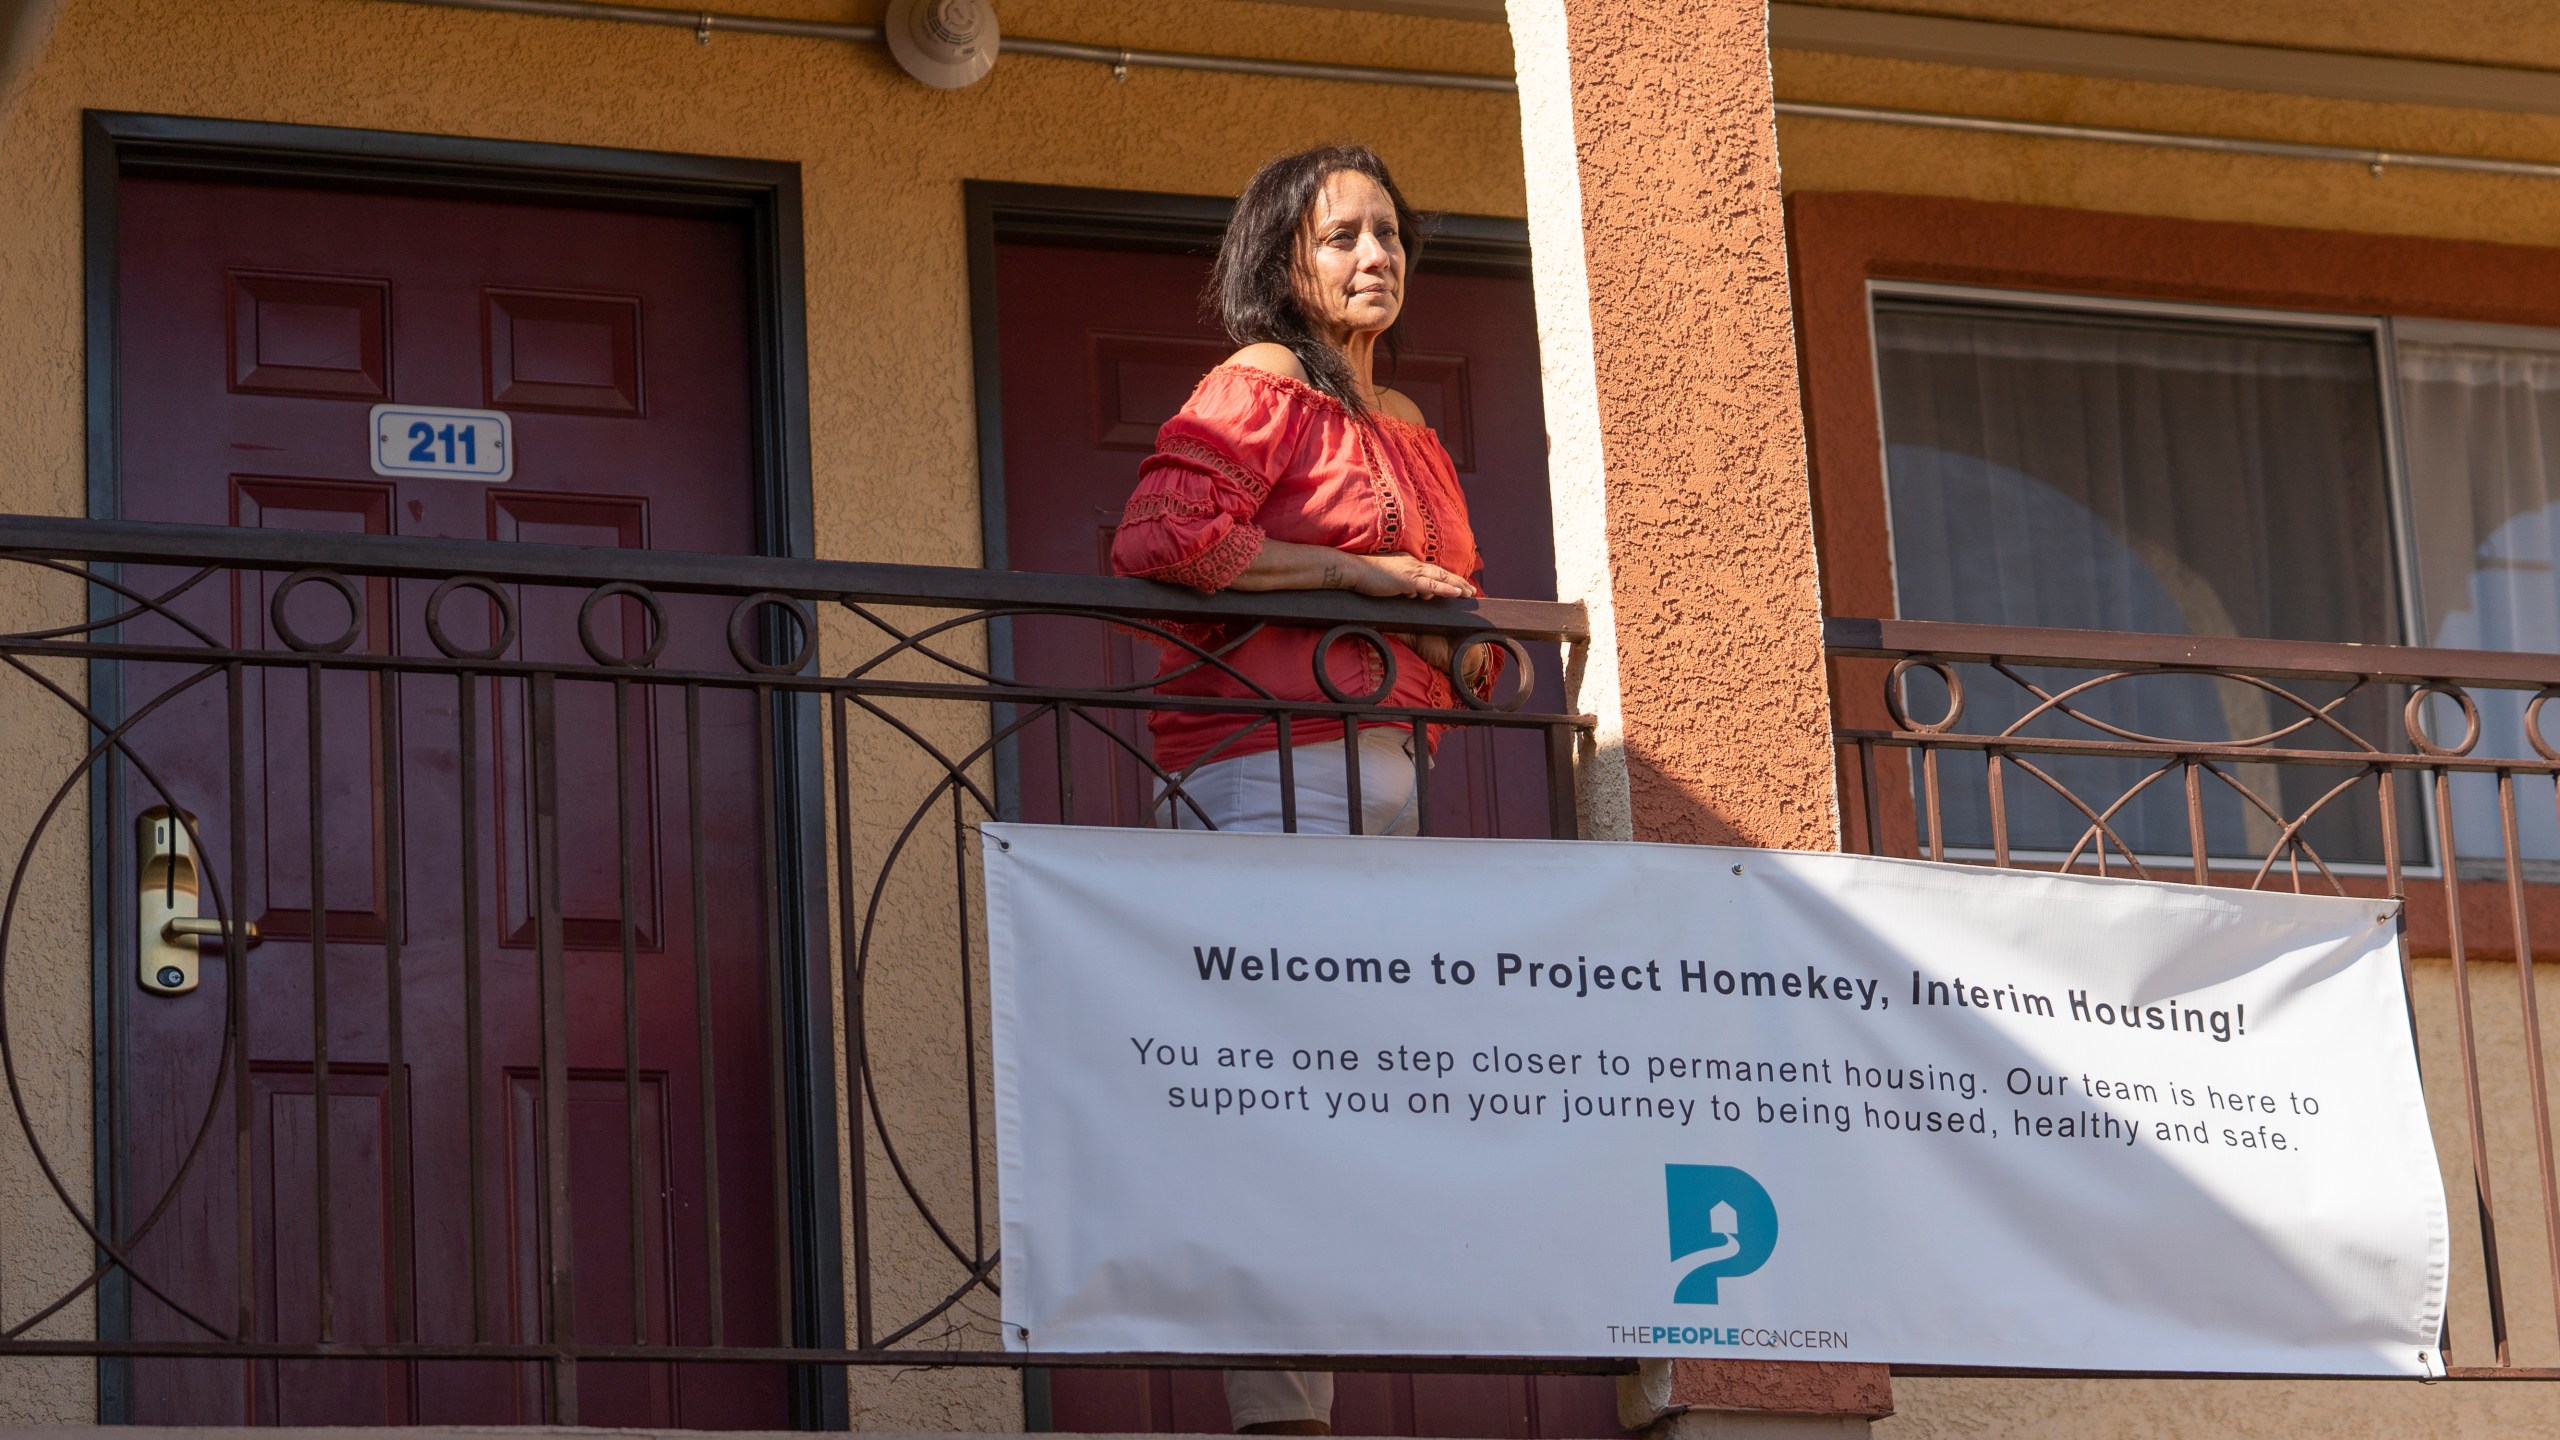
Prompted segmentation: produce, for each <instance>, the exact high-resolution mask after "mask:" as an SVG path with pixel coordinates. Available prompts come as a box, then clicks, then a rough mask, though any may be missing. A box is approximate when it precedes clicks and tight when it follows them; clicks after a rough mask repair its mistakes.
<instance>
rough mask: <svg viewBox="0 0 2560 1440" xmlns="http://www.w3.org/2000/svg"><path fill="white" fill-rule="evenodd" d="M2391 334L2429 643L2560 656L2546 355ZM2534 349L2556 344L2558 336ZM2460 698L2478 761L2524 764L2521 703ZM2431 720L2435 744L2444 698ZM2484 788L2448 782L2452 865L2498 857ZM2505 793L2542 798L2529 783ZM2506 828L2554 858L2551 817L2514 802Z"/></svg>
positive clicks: (2559, 481) (2559, 484) (2554, 363)
mask: <svg viewBox="0 0 2560 1440" xmlns="http://www.w3.org/2000/svg"><path fill="white" fill-rule="evenodd" d="M2400 333H2401V338H2400V339H2399V340H2398V342H2397V344H2396V345H2395V346H2394V349H2395V351H2396V352H2397V356H2398V360H2399V369H2400V407H2401V415H2402V424H2401V433H2402V441H2403V444H2404V446H2405V448H2406V450H2407V455H2408V467H2409V493H2410V502H2411V509H2412V511H2413V513H2414V517H2415V522H2416V525H2415V529H2416V539H2417V549H2418V578H2419V582H2420V584H2419V591H2420V600H2421V603H2422V605H2423V608H2424V610H2425V614H2426V625H2427V639H2428V641H2429V643H2431V644H2436V645H2450V646H2457V647H2460V648H2463V649H2477V650H2531V651H2538V652H2541V653H2544V654H2550V653H2555V652H2560V577H2555V575H2554V571H2553V561H2554V557H2555V556H2560V545H2555V544H2554V539H2555V536H2560V348H2540V347H2536V346H2532V345H2531V344H2529V343H2527V344H2487V343H2473V342H2466V341H2461V340H2446V341H2438V340H2429V339H2427V338H2424V337H2425V336H2426V335H2427V333H2428V332H2427V330H2426V329H2423V328H2421V327H2420V326H2418V325H2417V324H2414V323H2409V322H2404V323H2403V325H2402V326H2401V332H2400ZM2439 333H2442V332H2439ZM2518 338H2520V339H2528V340H2529V338H2530V337H2518ZM2545 343H2546V344H2550V345H2555V346H2560V337H2552V338H2551V340H2549V341H2546V342H2545ZM2473 698H2474V699H2475V700H2476V701H2477V702H2478V704H2479V707H2480V724H2481V734H2480V750H2479V753H2481V754H2484V755H2498V756H2515V757H2522V758H2531V757H2532V756H2533V749H2532V747H2531V746H2530V745H2529V744H2528V743H2527V742H2526V740H2525V735H2524V707H2525V698H2526V697H2525V696H2524V695H2522V694H2521V693H2519V692H2516V691H2498V690H2484V691H2478V692H2475V694H2474V697H2473ZM2433 720H2434V724H2435V729H2436V735H2437V737H2438V738H2439V739H2442V740H2447V741H2450V740H2452V739H2453V738H2454V737H2456V736H2458V735H2459V734H2460V733H2461V722H2460V717H2459V715H2458V714H2457V713H2456V712H2455V710H2454V708H2453V707H2452V706H2451V705H2450V704H2449V703H2443V704H2440V709H2439V712H2438V713H2437V714H2436V715H2435V716H2434V717H2433ZM2553 722H2560V715H2553V716H2551V717H2549V720H2548V721H2547V722H2546V724H2545V727H2544V728H2545V729H2546V731H2554V732H2560V724H2555V723H2553ZM2551 738H2552V739H2554V740H2560V733H2553V734H2552V736H2551ZM2495 785H2496V781H2495V780H2494V779H2493V778H2491V777H2489V776H2485V775H2474V776H2464V777H2461V778H2459V779H2457V780H2456V781H2455V787H2456V793H2455V796H2454V805H2453V813H2454V853H2455V854H2456V855H2457V856H2460V857H2464V858H2466V859H2468V858H2474V857H2477V858H2482V859H2490V860H2494V859H2495V858H2496V857H2498V856H2499V855H2500V854H2501V853H2502V848H2503V847H2502V843H2501V840H2500V837H2499V826H2498V799H2497V794H2496V790H2495ZM2518 794H2519V798H2520V799H2523V798H2525V797H2528V796H2529V797H2531V798H2532V799H2533V800H2534V801H2537V802H2538V801H2539V800H2540V799H2541V798H2542V797H2541V795H2540V793H2539V791H2538V787H2523V788H2520V789H2519V792H2518ZM2516 820H2517V829H2518V832H2519V836H2520V840H2521V843H2522V845H2523V848H2524V853H2525V856H2526V858H2527V859H2528V860H2531V861H2535V862H2541V865H2542V866H2547V865H2549V864H2550V863H2551V862H2554V861H2560V817H2555V815H2554V813H2553V810H2552V807H2551V806H2549V805H2547V804H2541V803H2521V804H2519V805H2518V807H2517V814H2516ZM2537 868H2540V867H2539V866H2538V867H2537ZM2537 878H2547V877H2542V876H2538V877H2537Z"/></svg>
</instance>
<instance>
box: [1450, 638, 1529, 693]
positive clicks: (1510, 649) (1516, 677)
mask: <svg viewBox="0 0 2560 1440" xmlns="http://www.w3.org/2000/svg"><path fill="white" fill-rule="evenodd" d="M1480 645H1499V646H1501V647H1502V648H1503V651H1504V652H1505V653H1506V654H1508V655H1510V657H1511V675H1512V685H1511V698H1510V699H1508V700H1497V699H1495V698H1494V697H1492V696H1490V695H1479V694H1477V693H1476V687H1474V686H1473V685H1470V684H1468V683H1467V656H1468V655H1469V654H1470V653H1472V652H1473V651H1474V650H1475V649H1476V647H1477V646H1480ZM1537 679H1538V673H1537V671H1536V670H1534V669H1532V668H1531V667H1530V665H1529V650H1528V647H1527V646H1525V645H1522V644H1521V643H1520V642H1519V641H1517V640H1514V639H1512V638H1511V637H1510V636H1508V635H1504V634H1501V633H1499V632H1497V633H1495V634H1491V635H1469V636H1467V637H1465V638H1464V639H1461V640H1460V641H1459V642H1458V643H1457V644H1455V645H1453V646H1451V647H1449V685H1450V688H1451V689H1454V690H1456V691H1457V692H1458V699H1459V701H1460V702H1461V703H1463V704H1464V705H1465V706H1466V707H1467V708H1468V709H1470V710H1517V709H1519V708H1520V707H1521V706H1523V705H1526V704H1528V703H1529V689H1530V687H1531V686H1532V685H1535V684H1536V683H1537Z"/></svg>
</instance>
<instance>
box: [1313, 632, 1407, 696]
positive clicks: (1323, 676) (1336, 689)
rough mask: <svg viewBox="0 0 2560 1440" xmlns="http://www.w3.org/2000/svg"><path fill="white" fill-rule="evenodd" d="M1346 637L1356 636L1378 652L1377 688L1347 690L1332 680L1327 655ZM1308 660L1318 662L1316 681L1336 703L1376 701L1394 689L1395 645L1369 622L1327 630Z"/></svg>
mask: <svg viewBox="0 0 2560 1440" xmlns="http://www.w3.org/2000/svg"><path fill="white" fill-rule="evenodd" d="M1346 639H1347V640H1357V641H1359V642H1360V643H1361V644H1363V645H1366V646H1368V647H1369V648H1370V649H1371V650H1374V651H1376V652H1377V655H1378V669H1379V671H1380V672H1381V673H1380V675H1379V677H1378V688H1377V689H1375V690H1372V691H1370V692H1369V693H1368V694H1366V695H1346V694H1344V693H1343V690H1342V687H1341V686H1339V685H1336V684H1334V683H1333V675H1332V673H1331V672H1330V671H1328V670H1327V669H1326V668H1325V663H1324V662H1325V658H1326V657H1327V656H1329V655H1331V654H1332V653H1333V647H1334V645H1335V643H1336V642H1338V641H1342V640H1346ZM1309 663H1311V664H1313V665H1314V666H1315V671H1316V684H1317V685H1318V686H1320V687H1322V689H1323V690H1324V693H1325V694H1326V695H1327V696H1328V697H1330V698H1331V699H1332V700H1333V702H1334V703H1335V704H1337V705H1375V704H1377V703H1379V702H1380V701H1383V700H1385V699H1386V698H1387V697H1388V696H1389V695H1392V694H1394V693H1395V689H1396V649H1395V647H1394V646H1393V645H1390V644H1388V643H1387V637H1386V636H1384V635H1381V634H1379V633H1378V632H1377V631H1375V630H1372V629H1370V628H1369V627H1368V626H1366V625H1336V626H1334V627H1333V628H1332V629H1330V630H1327V631H1326V632H1324V638H1323V639H1321V640H1318V641H1317V642H1316V653H1315V658H1314V659H1313V660H1312V661H1311V662H1309Z"/></svg>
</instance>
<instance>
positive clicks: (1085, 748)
mask: <svg viewBox="0 0 2560 1440" xmlns="http://www.w3.org/2000/svg"><path fill="white" fill-rule="evenodd" d="M995 248H996V267H995V273H996V316H997V326H998V330H999V338H998V346H999V358H1000V363H1001V365H1002V375H1003V387H1004V508H1005V532H1004V533H1005V543H1006V546H1007V555H1006V564H1007V566H1008V567H1009V568H1011V569H1015V570H1045V571H1053V572H1064V573H1068V574H1079V575H1107V574H1109V573H1110V565H1109V563H1108V556H1109V553H1110V548H1111V532H1112V530H1113V528H1114V527H1115V526H1117V525H1118V524H1119V521H1120V508H1121V506H1122V505H1123V504H1125V503H1126V502H1127V501H1128V498H1129V491H1130V488H1131V487H1132V486H1134V485H1135V484H1136V483H1137V473H1138V462H1139V461H1141V460H1143V459H1145V458H1146V456H1147V454H1148V452H1149V451H1151V450H1153V449H1154V448H1155V437H1156V427H1157V426H1159V425H1161V424H1163V423H1164V422H1165V421H1166V420H1167V419H1169V418H1171V416H1172V415H1173V413H1174V412H1175V411H1176V410H1179V409H1180V408H1182V402H1183V400H1184V399H1185V398H1186V397H1188V396H1189V395H1190V393H1191V387H1192V386H1193V385H1194V384H1196V383H1198V382H1199V379H1200V377H1201V376H1202V375H1204V374H1206V373H1208V371H1209V369H1210V367H1212V366H1214V365H1216V364H1217V363H1218V362H1219V361H1221V360H1223V359H1225V358H1226V357H1227V356H1228V355H1229V354H1232V353H1233V352H1234V350H1235V348H1236V347H1235V344H1234V342H1232V341H1230V340H1228V339H1227V338H1226V337H1225V335H1224V334H1223V333H1221V332H1220V331H1219V330H1218V329H1216V328H1215V327H1214V326H1212V325H1210V324H1208V323H1206V322H1205V321H1203V320H1202V319H1201V318H1200V305H1199V296H1200V288H1201V285H1202V284H1203V283H1204V282H1205V281H1206V279H1207V278H1208V262H1207V260H1205V259H1202V258H1198V257H1194V256H1187V255H1173V254H1154V253H1145V252H1138V251H1125V250H1098V249H1082V248H1069V247H1064V246H1050V245H1018V244H1007V245H998V246H997V247H995ZM1409 296H1410V298H1409V300H1408V302H1407V304H1406V306H1405V324H1404V332H1405V333H1404V337H1403V345H1402V355H1401V357H1400V358H1399V360H1398V361H1397V362H1396V363H1395V365H1394V367H1393V369H1392V371H1391V372H1388V373H1386V374H1384V375H1383V377H1382V378H1383V379H1384V380H1385V383H1387V384H1388V385H1390V386H1391V387H1392V388H1394V389H1397V390H1400V391H1402V392H1403V393H1404V394H1406V395H1407V396H1410V397H1411V398H1412V400H1413V402H1414V404H1416V405H1417V406H1419V407H1421V410H1422V414H1423V418H1424V419H1426V420H1428V421H1430V422H1431V427H1432V428H1433V429H1434V430H1437V431H1438V432H1439V433H1440V438H1441V443H1443V444H1444V445H1446V446H1447V447H1448V448H1449V454H1450V457H1451V458H1452V459H1453V460H1455V461H1456V462H1457V466H1458V479H1459V482H1460V484H1461V485H1463V486H1464V487H1465V490H1466V494H1467V511H1468V515H1469V517H1470V518H1471V519H1472V520H1473V521H1474V523H1475V532H1476V541H1477V546H1478V548H1479V549H1480V550H1481V551H1482V552H1483V554H1484V562H1485V563H1484V583H1485V590H1486V592H1487V593H1488V594H1496V595H1503V596H1507V597H1510V598H1514V599H1521V600H1542V599H1552V598H1554V595H1555V586H1556V573H1555V572H1556V567H1555V548H1554V547H1555V541H1554V532H1553V530H1552V529H1551V528H1550V526H1549V521H1548V512H1547V432H1546V414H1545V411H1544V410H1543V409H1542V408H1541V401H1540V397H1539V387H1538V340H1537V322H1536V315H1535V313H1534V311H1533V310H1532V308H1531V302H1530V294H1529V282H1528V281H1527V280H1526V279H1524V278H1512V277H1509V276H1499V275H1472V274H1469V275H1448V274H1432V273H1428V272H1425V273H1421V274H1417V275H1415V276H1414V277H1413V280H1412V283H1411V285H1410V287H1409ZM1106 629H1107V627H1100V626H1095V625H1091V624H1088V623H1085V622H1081V621H1041V620H1036V619H1028V620H1020V621H1016V622H1015V631H1014V636H1015V639H1014V669H1015V673H1016V674H1018V675H1020V676H1022V677H1023V678H1024V679H1026V680H1032V681H1036V682H1038V683H1040V684H1044V685H1088V684H1094V683H1097V682H1108V683H1113V684H1127V683H1131V682H1134V681H1136V680H1140V679H1143V678H1145V677H1146V676H1148V675H1152V674H1154V673H1155V669H1156V666H1157V663H1158V658H1159V657H1158V651H1157V650H1156V647H1155V646H1154V645H1153V644H1152V643H1151V642H1148V641H1146V640H1144V639H1141V638H1138V637H1136V636H1133V635H1131V634H1130V633H1129V632H1127V631H1122V630H1116V629H1109V630H1107V633H1104V632H1105V631H1106ZM1538 648H1541V649H1543V648H1545V647H1538ZM1539 663H1540V675H1539V692H1538V693H1537V695H1536V696H1535V697H1534V698H1533V699H1532V700H1531V702H1530V704H1531V707H1532V708H1540V707H1544V708H1548V709H1554V708H1557V707H1559V706H1560V705H1561V703H1562V700H1561V695H1562V690H1561V685H1560V681H1559V679H1558V677H1557V676H1556V674H1555V662H1554V659H1553V658H1552V654H1551V653H1550V654H1549V655H1548V656H1547V657H1545V658H1542V659H1541V660H1540V662H1539ZM1507 683H1508V682H1506V684H1507ZM1094 720H1095V722H1097V723H1106V722H1105V721H1104V717H1103V716H1101V715H1096V716H1095V717H1094ZM1107 723H1112V724H1114V725H1116V726H1117V727H1118V728H1119V730H1120V732H1121V735H1122V738H1123V739H1124V740H1126V741H1127V742H1128V745H1129V746H1131V747H1134V748H1136V749H1138V750H1141V751H1143V750H1144V749H1145V748H1146V727H1145V725H1144V724H1143V723H1142V722H1141V721H1140V720H1139V719H1138V717H1137V716H1136V715H1135V713H1134V712H1124V713H1123V714H1121V715H1120V716H1119V717H1117V718H1116V719H1113V720H1110V721H1108V722H1107ZM1090 738H1091V737H1087V740H1080V741H1079V743H1078V744H1077V745H1076V746H1075V748H1074V752H1073V753H1074V759H1073V760H1072V761H1071V762H1070V763H1072V764H1073V765H1074V766H1075V767H1076V772H1077V773H1076V774H1075V775H1074V776H1073V781H1074V783H1073V785H1072V786H1070V787H1066V789H1065V790H1064V791H1063V792H1062V790H1061V787H1060V786H1059V784H1058V774H1057V759H1056V748H1055V747H1054V746H1044V745H1025V746H1023V747H1022V755H1021V759H1020V766H1021V768H1020V772H1019V773H1020V776H1021V789H1020V795H1021V805H1022V814H1023V817H1024V818H1025V819H1031V820H1055V819H1062V818H1065V819H1072V820H1074V821H1075V822H1077V823H1080V824H1086V825H1139V824H1144V823H1146V812H1147V801H1148V797H1149V795H1150V794H1151V793H1152V792H1151V789H1150V786H1149V784H1148V781H1149V778H1150V777H1149V775H1148V773H1147V770H1146V767H1145V766H1144V765H1142V764H1141V763H1139V762H1138V761H1137V760H1135V759H1134V758H1132V757H1131V756H1130V754H1129V752H1128V750H1126V749H1123V748H1122V747H1120V746H1117V745H1112V744H1110V743H1108V742H1105V743H1100V744H1096V743H1088V741H1089V740H1090ZM1035 751H1036V752H1038V753H1033V752H1035ZM1545 776H1546V772H1545V769H1544V761H1543V758H1542V752H1541V749H1540V741H1539V738H1538V736H1537V735H1536V734H1534V733H1532V732H1528V731H1504V732H1495V731H1491V730H1474V731H1464V732H1456V733H1452V734H1450V735H1449V736H1448V737H1447V738H1446V739H1445V740H1443V742H1442V744H1441V748H1440V753H1439V755H1438V757H1437V760H1436V763H1435V765H1434V768H1433V771H1432V777H1431V787H1432V789H1431V815H1432V827H1431V828H1432V830H1433V831H1434V833H1437V834H1442V835H1480V836H1487V835H1505V836H1515V837H1538V836H1544V835H1545V834H1546V833H1547V798H1546V795H1547V792H1546V779H1545ZM1062 793H1063V794H1065V795H1066V796H1068V797H1070V799H1071V804H1070V805H1069V807H1068V808H1069V809H1071V810H1072V811H1073V813H1072V815H1064V814H1062V813H1061V810H1060V798H1061V795H1062Z"/></svg>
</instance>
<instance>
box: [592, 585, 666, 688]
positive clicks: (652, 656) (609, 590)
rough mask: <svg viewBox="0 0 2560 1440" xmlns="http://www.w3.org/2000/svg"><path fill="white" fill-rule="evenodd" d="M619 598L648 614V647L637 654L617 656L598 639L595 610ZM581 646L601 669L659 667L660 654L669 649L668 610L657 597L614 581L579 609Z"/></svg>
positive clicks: (639, 588)
mask: <svg viewBox="0 0 2560 1440" xmlns="http://www.w3.org/2000/svg"><path fill="white" fill-rule="evenodd" d="M617 595H623V596H628V597H630V598H631V599H633V600H637V601H639V602H640V608H641V609H643V610H645V611H647V612H648V614H649V643H648V644H646V645H644V646H642V647H641V648H640V650H639V651H638V653H636V654H631V655H616V654H614V653H613V652H612V651H610V650H607V649H606V648H604V643H603V642H602V641H600V640H598V639H596V631H595V615H596V607H598V606H600V605H602V604H604V602H606V601H607V600H610V599H612V598H614V597H615V596H617ZM578 643H579V644H581V645H584V646H586V647H587V654H589V655H590V656H592V657H594V659H595V662H596V663H597V664H599V665H610V666H613V667H614V668H615V669H618V670H641V669H646V668H648V667H649V666H651V665H654V664H656V663H658V652H659V651H661V650H664V649H666V648H667V611H666V607H665V606H663V605H660V604H659V603H658V597H657V596H656V595H653V594H651V593H650V592H649V591H648V590H646V589H644V588H643V587H641V586H638V585H634V584H632V583H631V582H630V581H628V580H615V581H613V582H611V583H609V584H604V585H599V586H597V587H596V588H595V591H594V593H592V594H590V595H588V596H587V598H586V600H585V602H584V603H582V604H580V605H579V606H578Z"/></svg>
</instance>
